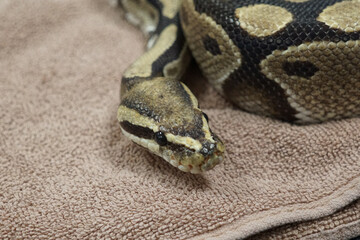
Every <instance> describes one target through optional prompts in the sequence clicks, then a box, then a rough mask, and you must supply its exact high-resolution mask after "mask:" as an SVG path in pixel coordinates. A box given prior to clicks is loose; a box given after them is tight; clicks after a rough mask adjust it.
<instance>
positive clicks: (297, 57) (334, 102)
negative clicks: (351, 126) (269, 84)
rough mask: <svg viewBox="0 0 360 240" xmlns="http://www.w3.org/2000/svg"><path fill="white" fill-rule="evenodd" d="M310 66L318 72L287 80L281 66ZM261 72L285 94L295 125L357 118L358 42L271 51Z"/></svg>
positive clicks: (359, 96)
mask: <svg viewBox="0 0 360 240" xmlns="http://www.w3.org/2000/svg"><path fill="white" fill-rule="evenodd" d="M295 61H306V62H311V63H312V64H314V65H315V66H316V68H318V69H319V70H318V71H317V72H316V73H315V74H314V75H313V76H311V77H309V78H304V77H300V76H296V75H291V76H289V75H288V74H287V73H286V72H285V70H284V69H283V66H284V63H286V62H290V63H291V62H295ZM260 66H261V71H262V72H263V73H264V74H265V75H266V76H267V77H268V78H269V79H272V80H274V81H275V82H276V83H278V84H279V85H280V86H281V87H282V88H283V89H284V90H285V92H286V94H287V96H288V98H287V100H288V102H289V104H290V105H291V106H292V107H293V108H294V109H296V110H297V111H298V112H299V114H297V115H296V117H297V118H298V119H299V122H317V121H325V120H330V119H337V118H344V117H350V116H357V115H359V114H360V71H359V69H360V40H356V41H348V42H338V43H334V42H327V41H323V42H312V43H304V44H301V45H300V46H298V47H295V46H291V47H289V48H288V49H287V50H285V51H282V50H275V51H274V52H273V53H272V54H271V55H269V56H268V57H267V58H266V59H264V60H263V61H262V62H261V64H260Z"/></svg>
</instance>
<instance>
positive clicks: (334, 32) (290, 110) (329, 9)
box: [182, 0, 360, 123]
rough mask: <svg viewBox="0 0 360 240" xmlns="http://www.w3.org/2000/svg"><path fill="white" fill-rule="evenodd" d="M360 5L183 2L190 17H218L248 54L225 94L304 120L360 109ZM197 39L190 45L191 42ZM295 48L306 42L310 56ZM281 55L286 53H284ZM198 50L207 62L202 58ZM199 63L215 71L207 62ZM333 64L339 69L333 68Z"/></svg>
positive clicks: (334, 1)
mask: <svg viewBox="0 0 360 240" xmlns="http://www.w3.org/2000/svg"><path fill="white" fill-rule="evenodd" d="M192 6H194V7H192ZM359 9H360V1H359V0H353V1H341V0H328V1H317V0H307V1H304V0H287V1H286V0H235V1H221V0H209V1H201V0H185V1H184V2H183V10H186V11H187V13H186V14H185V13H183V15H186V16H189V15H191V14H193V15H195V14H198V16H202V18H203V17H204V16H206V17H207V18H208V19H211V21H214V22H215V23H216V25H217V26H221V28H222V29H223V30H224V32H225V33H226V35H227V36H228V37H229V38H230V39H231V41H232V43H233V44H234V45H235V46H236V47H237V48H238V49H239V51H240V53H241V65H240V66H239V67H238V68H237V69H235V70H233V71H232V72H231V73H230V74H229V76H228V77H227V78H226V79H225V80H223V84H222V89H221V92H222V93H223V94H224V95H225V96H226V97H228V98H229V99H231V100H232V101H234V102H235V103H236V104H237V105H239V106H240V107H241V108H243V109H245V110H247V111H251V112H256V113H260V114H264V115H270V116H273V117H276V118H279V119H283V120H286V121H292V122H299V123H300V122H319V121H325V120H330V119H336V118H343V117H349V116H356V115H359V114H360V85H359V84H360V76H359V74H358V72H359V71H358V70H356V69H359V68H360V64H359V60H360V55H359V53H358V52H359V45H360V14H359ZM189 11H193V12H194V13H189ZM183 12H185V11H183ZM199 18H200V17H199ZM182 24H183V25H184V32H185V35H186V37H187V39H188V41H189V39H190V40H192V39H194V38H193V37H192V36H189V34H193V32H192V31H191V27H189V26H188V25H189V24H186V22H185V21H184V20H183V22H182ZM190 24H192V22H190ZM193 24H194V25H195V24H196V23H193ZM208 26H209V28H208V29H206V30H203V31H204V32H207V33H210V34H211V33H212V32H217V31H219V30H218V29H215V28H213V29H212V28H211V27H212V26H215V25H214V24H208ZM189 29H190V30H189ZM309 43H313V44H309ZM199 44H200V42H199ZM304 44H305V45H304ZM334 44H335V48H334V47H333V46H334ZM195 45H197V44H196V43H189V46H190V48H191V46H195ZM208 45H209V41H207V42H205V44H204V43H203V48H204V49H209V46H208ZM212 45H215V44H214V43H212ZM304 47H306V49H305V50H304ZM220 48H221V46H220ZM295 48H301V52H302V53H301V54H303V55H301V54H300V53H297V57H296V58H294V57H293V55H291V54H287V52H289V51H292V52H295V51H294V49H295ZM214 49H216V47H215V48H214ZM192 50H195V49H192ZM195 51H199V50H195ZM211 51H213V50H210V51H209V52H210V53H211ZM276 51H280V52H281V53H277V52H276ZM217 53H219V52H217ZM276 53H277V54H279V55H282V56H284V55H286V57H282V58H279V56H275V55H276ZM198 55H199V54H198ZM194 56H195V58H196V59H198V61H199V59H200V61H203V60H202V56H197V54H194ZM329 56H330V57H329ZM216 57H218V56H216ZM331 57H334V58H336V59H337V60H335V59H334V61H332V60H331ZM325 58H327V59H325ZM339 59H340V60H341V61H342V62H343V64H341V63H340V62H339ZM270 62H271V64H270V65H271V66H270V65H269V63H270ZM199 65H200V66H201V67H202V70H203V72H204V74H205V75H208V70H207V69H205V68H204V67H203V66H202V63H199ZM332 65H333V67H334V69H333V70H332V71H328V68H331V66H332ZM206 67H207V68H212V67H213V66H211V65H208V66H206ZM326 71H328V73H329V74H326ZM330 73H331V75H330ZM207 77H209V78H211V76H207ZM350 86H353V88H352V89H350ZM340 93H342V94H340Z"/></svg>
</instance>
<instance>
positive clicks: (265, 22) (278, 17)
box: [235, 4, 293, 37]
mask: <svg viewBox="0 0 360 240" xmlns="http://www.w3.org/2000/svg"><path fill="white" fill-rule="evenodd" d="M235 16H236V17H237V18H238V19H239V21H240V26H241V28H243V29H244V30H246V31H247V32H248V33H249V34H250V35H253V36H255V37H266V36H270V35H272V34H274V33H276V32H278V31H280V30H281V29H283V28H284V27H285V26H286V25H287V24H289V23H290V22H291V21H292V20H293V16H292V14H291V13H290V12H288V11H287V10H286V9H284V8H282V7H277V6H271V5H267V4H258V5H252V6H247V7H242V8H238V9H236V11H235Z"/></svg>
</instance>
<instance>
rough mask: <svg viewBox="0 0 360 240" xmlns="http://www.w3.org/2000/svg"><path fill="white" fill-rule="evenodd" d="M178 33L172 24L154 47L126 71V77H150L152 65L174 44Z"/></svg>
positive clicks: (162, 33)
mask: <svg viewBox="0 0 360 240" xmlns="http://www.w3.org/2000/svg"><path fill="white" fill-rule="evenodd" d="M176 32H177V26H176V25H174V24H171V25H169V26H168V27H166V28H165V29H164V30H163V31H162V32H161V34H160V36H159V38H158V39H157V41H156V42H155V44H154V46H153V47H152V48H151V49H149V50H148V51H147V52H146V53H145V54H144V55H142V56H141V57H140V58H139V59H138V60H136V62H134V63H133V64H132V65H131V66H130V67H129V68H128V69H127V70H126V72H125V74H124V77H126V78H131V77H149V76H150V75H151V71H152V63H153V62H154V61H155V60H157V59H158V58H159V57H160V56H161V55H162V54H163V53H164V51H166V50H167V49H168V48H170V47H171V46H172V45H173V44H174V42H175V40H176V37H177V35H176Z"/></svg>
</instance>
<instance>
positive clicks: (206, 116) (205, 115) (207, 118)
mask: <svg viewBox="0 0 360 240" xmlns="http://www.w3.org/2000/svg"><path fill="white" fill-rule="evenodd" d="M203 115H204V117H205V119H206V121H207V122H209V117H208V115H207V114H206V113H204V112H203Z"/></svg>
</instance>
